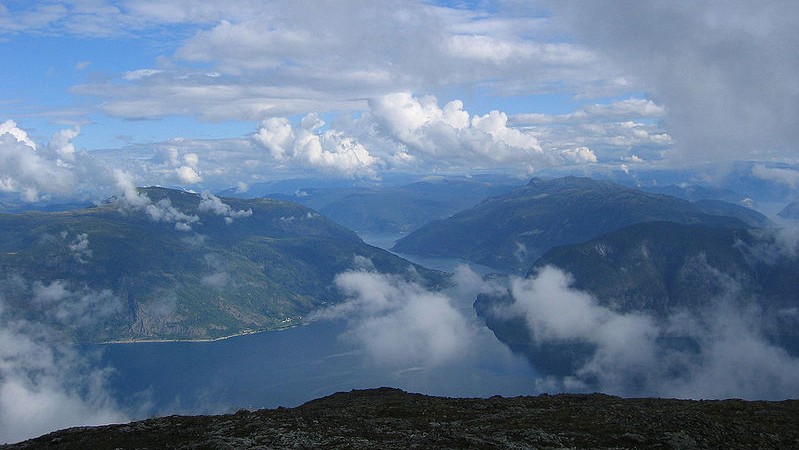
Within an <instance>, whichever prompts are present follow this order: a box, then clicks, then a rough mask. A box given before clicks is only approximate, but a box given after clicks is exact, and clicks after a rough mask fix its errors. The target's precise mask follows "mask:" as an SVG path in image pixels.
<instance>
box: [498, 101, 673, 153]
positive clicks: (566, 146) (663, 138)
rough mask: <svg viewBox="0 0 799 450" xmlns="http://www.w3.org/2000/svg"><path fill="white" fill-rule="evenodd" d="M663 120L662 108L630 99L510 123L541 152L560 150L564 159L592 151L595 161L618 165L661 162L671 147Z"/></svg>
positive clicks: (527, 116) (529, 116) (518, 118)
mask: <svg viewBox="0 0 799 450" xmlns="http://www.w3.org/2000/svg"><path fill="white" fill-rule="evenodd" d="M664 116H665V109H664V108H663V107H662V106H661V105H659V104H656V103H655V102H653V101H651V100H647V99H638V98H630V99H626V100H620V101H616V102H613V103H609V104H591V105H586V106H583V107H581V108H580V109H577V110H575V111H573V112H570V113H568V114H560V115H558V114H532V113H522V114H516V115H514V116H512V117H511V118H510V123H511V124H512V125H513V126H514V127H516V128H518V129H520V130H525V131H526V132H529V133H532V134H535V135H536V136H537V137H538V139H539V141H540V142H541V145H542V146H543V147H544V148H548V149H552V150H553V151H558V150H559V151H561V152H562V153H563V154H564V156H565V157H567V158H568V156H569V155H571V154H574V153H575V152H579V151H580V150H581V149H591V151H592V154H593V155H595V159H598V160H601V161H605V162H618V161H625V160H629V159H630V158H632V157H633V156H635V158H639V159H640V155H645V157H646V159H651V160H660V159H662V158H663V156H664V154H665V152H667V151H668V150H670V149H671V148H672V147H673V144H674V143H673V140H672V138H671V136H670V135H669V134H668V133H667V132H666V131H665V129H664V127H663V125H662V123H661V119H662V118H663V117H664ZM636 153H637V154H638V155H636ZM583 159H585V158H583ZM589 160H590V158H589Z"/></svg>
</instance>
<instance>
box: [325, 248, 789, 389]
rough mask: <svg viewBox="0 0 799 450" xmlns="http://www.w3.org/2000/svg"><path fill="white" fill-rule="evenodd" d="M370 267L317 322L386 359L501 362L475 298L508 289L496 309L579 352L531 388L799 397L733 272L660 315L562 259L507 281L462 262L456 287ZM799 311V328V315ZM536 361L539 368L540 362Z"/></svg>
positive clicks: (427, 363) (532, 333)
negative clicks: (602, 289)
mask: <svg viewBox="0 0 799 450" xmlns="http://www.w3.org/2000/svg"><path fill="white" fill-rule="evenodd" d="M359 267H360V268H359V269H357V270H352V271H348V272H344V273H341V274H339V275H338V276H337V277H336V282H335V283H336V287H337V288H338V289H339V290H340V291H341V292H342V293H344V294H345V296H346V297H347V300H346V301H344V302H343V303H340V304H337V305H334V306H331V307H329V308H327V309H325V310H323V311H321V312H318V313H316V314H314V315H313V316H312V319H314V320H319V319H342V320H344V321H346V324H347V327H346V332H345V333H344V334H343V335H342V339H345V340H347V341H348V342H350V343H352V344H354V345H355V346H356V347H358V348H360V349H361V350H362V351H363V352H364V355H366V357H367V358H368V359H369V360H370V361H371V362H372V363H374V364H377V365H380V366H387V367H394V368H407V367H414V366H419V367H431V366H447V365H452V364H457V363H458V362H462V361H464V360H469V359H470V358H471V359H472V360H477V359H481V358H484V359H489V357H488V355H485V354H482V353H481V352H484V351H486V349H491V348H492V347H490V346H485V345H477V344H476V343H477V342H478V341H479V342H485V341H481V339H485V336H484V335H483V334H481V332H483V331H485V329H481V325H480V324H478V323H477V322H475V321H474V311H473V310H472V308H471V302H472V301H473V300H474V299H475V297H476V295H477V294H478V293H481V292H482V293H492V294H497V293H498V292H501V291H503V292H509V293H510V295H511V299H512V301H511V302H510V303H508V304H503V305H501V306H500V305H497V306H494V310H493V311H491V312H490V313H491V314H494V315H496V316H498V317H502V318H505V319H508V318H521V319H523V323H524V324H526V328H527V332H528V333H529V338H530V342H531V343H532V345H534V346H537V347H538V348H547V346H550V347H551V348H563V349H569V350H567V351H565V352H564V354H568V353H570V352H572V350H574V351H575V352H576V353H575V356H574V359H573V360H572V361H571V362H572V364H571V367H572V368H571V369H568V371H567V372H568V373H555V372H548V373H545V372H541V373H540V374H539V375H537V376H536V378H531V379H530V391H531V392H536V391H537V392H540V391H545V392H563V391H569V392H590V391H602V392H607V393H610V394H615V395H623V396H666V397H684V398H728V397H738V398H750V399H781V398H788V397H795V396H796V395H799V378H797V377H796V375H795V374H796V373H799V358H797V357H796V356H795V355H791V354H790V353H788V352H787V351H786V350H785V349H783V348H782V347H780V346H779V345H777V344H775V343H774V341H773V340H772V338H771V337H769V335H768V334H766V331H765V330H766V324H767V322H768V321H767V320H765V316H763V314H762V313H761V311H760V310H759V309H758V308H757V307H756V306H754V305H753V304H752V303H751V302H749V303H747V302H742V301H741V298H740V295H743V294H742V291H740V289H739V288H740V287H739V286H736V285H735V284H736V282H735V281H734V280H732V279H729V278H724V279H723V280H719V283H720V284H722V285H725V284H726V285H727V289H726V291H725V292H724V294H723V295H721V296H719V297H718V298H715V299H712V301H708V302H705V305H706V306H702V307H697V308H695V309H692V310H688V309H681V310H677V311H672V312H671V313H670V314H669V315H667V316H665V317H660V316H658V317H656V316H654V315H652V314H649V313H645V312H640V311H638V312H636V311H630V312H619V311H616V310H614V309H612V308H610V307H608V306H607V305H605V304H603V303H601V302H600V301H599V300H598V299H596V298H595V297H593V296H592V295H591V294H589V293H587V292H583V291H580V290H578V289H575V288H574V287H573V286H572V281H573V280H572V278H571V276H570V275H569V274H567V273H565V272H563V271H562V270H560V269H558V268H556V267H544V268H542V269H541V270H539V271H538V272H537V273H536V274H534V275H532V276H530V277H529V278H526V279H522V278H511V279H510V280H508V282H507V284H505V283H504V282H499V281H496V280H494V281H491V282H487V281H485V280H484V279H482V278H481V277H479V276H478V275H477V274H475V273H474V272H471V271H470V270H467V269H463V268H461V269H459V270H458V274H457V275H456V277H455V282H454V286H453V287H452V288H450V289H447V290H444V291H431V290H428V289H426V288H424V287H422V286H421V285H419V284H416V283H413V282H410V281H407V280H405V279H403V278H401V277H397V276H394V275H385V274H380V273H377V272H375V271H374V268H373V267H371V266H369V265H368V264H364V263H363V261H361V264H360V265H359ZM709 273H710V272H709ZM464 299H467V300H468V301H466V300H464ZM786 314H788V312H786ZM786 317H787V316H786ZM791 317H793V318H794V319H792V320H794V321H795V322H797V325H799V314H796V313H795V312H794V315H793V316H791ZM783 319H784V320H783V322H785V321H789V318H787V319H786V318H783ZM785 323H787V322H785ZM491 339H492V340H493V336H492V337H491ZM480 349H482V350H480ZM489 351H490V350H489ZM548 357H551V355H550V356H548ZM531 363H532V365H533V366H534V367H535V365H536V361H535V359H532V360H531Z"/></svg>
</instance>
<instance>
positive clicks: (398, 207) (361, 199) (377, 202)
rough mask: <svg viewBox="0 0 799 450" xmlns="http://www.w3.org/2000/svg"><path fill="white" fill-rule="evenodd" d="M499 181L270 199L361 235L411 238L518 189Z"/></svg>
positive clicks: (305, 191)
mask: <svg viewBox="0 0 799 450" xmlns="http://www.w3.org/2000/svg"><path fill="white" fill-rule="evenodd" d="M511 181H512V180H509V179H496V178H494V177H473V178H459V177H428V178H426V179H424V180H421V181H415V182H412V183H406V184H401V185H398V186H390V185H389V186H347V187H341V186H337V187H304V188H298V189H296V190H295V191H293V192H292V193H291V194H288V195H287V194H282V193H279V192H273V193H269V194H268V196H269V197H273V198H280V199H284V200H287V201H292V202H296V203H300V204H302V205H305V206H308V207H309V208H313V209H315V210H317V211H319V212H320V213H322V214H323V215H324V216H326V217H328V218H330V219H332V220H334V221H336V222H338V223H340V224H341V225H344V226H345V227H347V228H350V229H352V230H355V231H358V232H359V233H364V232H365V233H406V232H409V231H411V230H414V229H416V228H418V227H420V226H422V225H424V224H426V223H428V222H431V221H433V220H439V219H444V218H446V217H449V216H450V215H452V214H454V213H456V212H458V211H461V210H463V209H466V208H469V207H472V206H474V205H476V204H478V203H479V202H480V201H481V200H483V199H485V198H486V197H490V196H494V195H499V194H503V193H506V192H509V191H511V190H513V189H514V188H516V187H518V184H512V183H511Z"/></svg>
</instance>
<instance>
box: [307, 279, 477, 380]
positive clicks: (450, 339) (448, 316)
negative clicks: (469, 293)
mask: <svg viewBox="0 0 799 450" xmlns="http://www.w3.org/2000/svg"><path fill="white" fill-rule="evenodd" d="M335 283H336V287H338V289H340V290H341V292H342V293H343V294H344V295H345V296H347V300H346V301H344V302H343V303H340V304H337V305H335V306H332V307H329V308H327V309H326V310H323V311H321V312H318V313H315V314H314V315H313V316H312V318H313V319H330V318H343V319H346V320H347V322H348V332H347V334H346V337H347V338H348V339H350V340H351V341H352V342H354V343H355V344H357V345H358V346H359V347H362V348H363V349H364V350H365V351H366V353H367V355H368V356H369V359H370V361H372V362H374V363H377V364H379V365H386V366H391V367H408V366H417V365H421V366H437V365H442V364H448V363H451V362H454V361H457V360H460V359H462V358H465V357H467V356H469V354H470V343H471V340H472V339H473V334H474V330H473V329H472V328H471V324H470V323H469V322H468V321H467V320H466V318H465V317H464V316H463V315H462V314H461V313H460V312H459V311H458V310H457V309H456V308H455V306H454V305H453V303H452V301H451V300H450V298H449V297H447V296H446V295H444V294H442V293H436V292H430V291H428V290H426V289H424V288H422V287H421V286H419V285H417V284H415V283H412V282H408V281H405V280H403V279H401V278H399V277H397V276H393V275H384V274H380V273H376V272H369V271H365V270H358V271H350V272H344V273H341V274H339V275H337V276H336V278H335Z"/></svg>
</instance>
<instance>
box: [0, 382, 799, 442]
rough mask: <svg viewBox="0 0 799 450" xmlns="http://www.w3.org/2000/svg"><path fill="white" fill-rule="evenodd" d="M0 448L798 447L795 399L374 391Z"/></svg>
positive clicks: (63, 434)
mask: <svg viewBox="0 0 799 450" xmlns="http://www.w3.org/2000/svg"><path fill="white" fill-rule="evenodd" d="M0 448H3V449H9V450H10V449H36V448H48V449H85V448H108V449H116V448H120V449H145V448H150V449H153V448H175V449H199V448H213V449H234V448H235V449H255V448H259V449H266V448H270V449H274V448H342V449H343V448H347V449H378V448H379V449H406V448H525V449H527V448H536V449H552V448H584V449H624V448H637V449H704V448H725V449H751V448H799V400H790V401H782V402H760V401H755V402H753V401H742V400H723V401H691V400H667V399H623V398H619V397H612V396H607V395H602V394H593V395H570V394H569V395H554V396H548V395H543V396H538V397H516V398H502V397H491V398H488V399H465V398H441V397H430V396H425V395H420V394H409V393H405V392H402V391H400V390H397V389H389V388H381V389H373V390H365V391H352V392H349V393H338V394H334V395H331V396H329V397H325V398H322V399H319V400H314V401H311V402H308V403H306V404H304V405H302V406H299V407H297V408H290V409H288V408H278V409H274V410H261V411H239V412H237V413H235V414H229V415H222V416H196V417H181V416H171V417H163V418H157V419H149V420H144V421H140V422H133V423H130V424H125V425H109V426H103V427H93V428H74V429H70V430H64V431H58V432H55V433H51V434H48V435H45V436H42V437H39V438H37V439H33V440H30V441H26V442H22V443H19V444H15V445H8V446H3V447H0Z"/></svg>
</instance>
